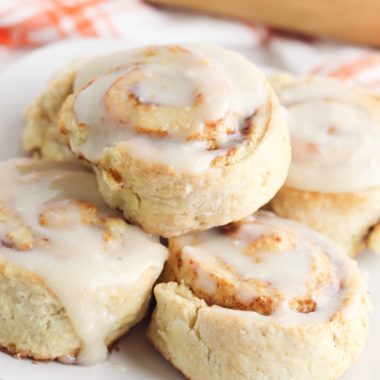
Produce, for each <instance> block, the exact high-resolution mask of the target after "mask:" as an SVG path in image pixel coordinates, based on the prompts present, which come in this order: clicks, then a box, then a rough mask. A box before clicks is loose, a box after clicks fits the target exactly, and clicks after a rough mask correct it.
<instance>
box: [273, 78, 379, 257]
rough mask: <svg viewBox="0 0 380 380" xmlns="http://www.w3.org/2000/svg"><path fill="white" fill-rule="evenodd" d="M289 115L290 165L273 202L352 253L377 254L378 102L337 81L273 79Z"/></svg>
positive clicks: (279, 210) (280, 212) (280, 211)
mask: <svg viewBox="0 0 380 380" xmlns="http://www.w3.org/2000/svg"><path fill="white" fill-rule="evenodd" d="M271 82H272V84H273V85H274V88H275V90H276V91H277V94H278V96H279V98H280V101H281V103H282V104H283V105H284V106H285V107H286V108H287V110H288V124H289V130H290V136H291V143H292V156H293V157H292V163H291V166H290V170H289V175H288V178H287V180H286V183H285V185H284V187H283V188H282V189H281V190H280V191H279V193H278V194H277V195H276V196H275V198H274V199H273V200H272V201H271V203H270V208H271V209H272V210H273V211H275V212H276V213H277V214H278V215H280V216H284V217H287V218H291V219H294V220H297V221H299V222H301V223H304V224H306V225H308V226H310V227H312V228H314V229H316V230H317V231H319V232H321V233H323V234H325V235H326V236H328V237H330V238H331V239H333V240H335V241H336V242H337V243H339V244H340V245H341V246H342V247H343V248H344V249H345V251H347V252H348V253H349V254H350V255H356V254H357V253H358V252H360V251H361V250H362V249H363V248H365V247H369V248H371V249H373V250H375V251H377V252H380V223H379V221H380V102H379V101H378V100H377V99H375V98H374V97H373V96H372V95H371V94H369V93H368V92H367V91H366V90H365V89H362V88H359V87H356V86H354V85H352V84H349V83H346V82H341V81H338V80H336V79H331V78H322V77H304V78H293V77H291V76H289V75H279V76H275V77H273V78H272V80H271Z"/></svg>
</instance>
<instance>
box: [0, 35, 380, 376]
mask: <svg viewBox="0 0 380 380" xmlns="http://www.w3.org/2000/svg"><path fill="white" fill-rule="evenodd" d="M141 43H142V42H141V41H128V42H120V41H119V42H117V41H112V40H104V39H103V40H93V39H92V40H71V41H66V42H60V43H57V44H54V45H50V46H48V47H45V48H41V49H38V50H36V51H34V52H33V53H31V54H29V55H28V56H27V57H26V58H24V59H23V60H21V61H19V62H17V63H16V64H14V65H13V66H12V67H11V68H9V69H8V70H7V71H4V72H3V73H2V74H1V75H0V93H1V97H0V159H1V160H4V159H7V158H11V157H16V156H18V155H20V154H21V151H20V147H19V140H20V131H21V128H22V125H23V122H22V111H23V109H24V107H25V105H26V104H28V103H29V102H30V101H31V100H32V99H33V98H34V97H35V96H36V95H38V93H39V92H40V91H41V90H42V88H43V87H44V85H45V84H46V81H47V80H48V78H49V76H50V75H51V74H52V73H53V72H54V71H55V70H56V69H57V68H59V67H60V66H62V65H63V64H64V63H65V62H69V61H70V60H72V59H74V58H76V57H80V56H84V55H91V54H97V53H101V52H109V51H112V50H119V49H122V48H127V47H128V48H129V47H132V46H136V45H138V44H141ZM0 186H1V179H0ZM359 261H360V266H361V268H362V270H363V272H364V273H365V274H366V275H368V277H369V283H370V291H371V297H372V301H373V304H374V313H373V315H372V324H371V331H370V335H369V339H368V343H367V346H366V348H365V350H364V352H363V355H362V357H361V359H360V360H359V361H358V362H357V363H355V364H354V365H353V366H352V367H351V368H350V369H349V370H348V371H347V372H346V374H345V375H344V376H343V377H342V379H343V380H358V379H361V380H377V379H379V376H380V375H379V374H380V357H379V355H380V257H375V256H374V255H370V254H365V255H362V256H361V257H360V259H359ZM145 330H146V323H142V324H140V325H139V326H137V327H135V328H134V329H133V330H132V331H131V332H130V333H128V334H127V336H126V337H124V338H123V339H122V340H121V341H120V343H119V344H118V347H119V350H118V352H116V351H114V352H113V353H112V355H111V357H110V358H109V360H108V362H106V363H103V364H99V365H97V366H94V367H76V366H65V365H62V364H58V363H42V364H33V363H32V362H30V361H28V360H17V359H14V358H12V357H10V356H8V355H6V354H2V353H0V379H1V380H22V379H28V380H51V379H53V378H54V380H61V379H69V378H70V380H87V379H91V380H98V379H99V380H100V379H107V380H119V379H123V380H134V379H136V380H137V379H139V380H140V379H146V380H149V379H165V380H174V379H182V376H181V375H180V374H179V373H178V372H177V371H176V370H174V369H173V368H172V367H171V366H170V365H169V364H167V363H166V362H165V361H164V360H163V359H162V358H161V357H160V356H159V354H157V353H156V352H155V351H154V350H153V349H152V348H151V347H150V345H149V343H148V342H147V341H146V339H145ZM205 380H206V379H205ZM294 380H301V379H294Z"/></svg>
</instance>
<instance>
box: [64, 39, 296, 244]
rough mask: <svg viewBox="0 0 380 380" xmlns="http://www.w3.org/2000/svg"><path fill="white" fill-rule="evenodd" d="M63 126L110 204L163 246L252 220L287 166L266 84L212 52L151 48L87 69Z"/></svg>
mask: <svg viewBox="0 0 380 380" xmlns="http://www.w3.org/2000/svg"><path fill="white" fill-rule="evenodd" d="M91 78H96V79H93V80H91ZM59 125H60V128H61V130H62V132H63V133H65V134H67V135H68V136H69V141H70V147H71V150H72V151H73V152H74V153H75V154H76V155H77V157H81V158H83V159H85V160H87V161H88V162H90V163H91V164H92V165H93V166H94V168H95V171H96V174H97V178H98V181H99V187H100V191H101V193H102V195H103V197H104V199H105V201H106V202H107V203H108V204H109V205H110V206H112V207H115V208H120V209H121V210H123V212H124V215H125V217H126V218H127V219H128V220H130V221H132V222H133V223H137V224H138V225H141V226H142V227H143V228H144V229H145V230H146V231H148V232H150V233H153V234H160V235H163V236H165V237H170V236H178V235H180V234H182V233H185V232H187V231H191V230H203V229H207V228H210V227H213V226H215V225H221V224H226V223H228V222H230V221H232V220H237V219H239V218H242V217H244V216H247V215H249V214H250V213H252V212H253V211H255V210H257V209H258V208H259V207H261V206H262V205H263V204H264V203H266V202H267V201H268V200H269V199H270V198H272V197H273V195H274V194H275V192H276V191H277V190H278V189H279V188H280V187H281V185H282V184H283V182H284V180H285V177H286V174H287V171H288V167H289V163H290V145H289V140H288V131H287V128H286V125H285V119H284V112H282V110H281V109H280V107H279V104H278V101H277V98H276V96H275V95H274V93H273V91H272V89H271V88H270V86H269V85H268V83H267V81H266V80H265V79H264V77H263V76H262V75H261V73H260V72H258V70H257V69H256V68H255V66H254V65H253V64H251V63H250V62H248V61H247V60H245V59H244V58H243V57H241V56H240V55H238V54H237V53H233V52H230V51H227V50H225V49H222V48H218V47H215V46H208V45H207V46H205V45H186V46H178V45H169V46H151V47H146V48H139V49H133V50H129V51H125V52H121V53H116V54H113V55H110V56H106V57H103V58H100V59H97V60H93V61H91V62H89V63H88V64H87V65H84V66H83V67H82V68H81V70H80V71H79V73H78V75H77V80H76V90H75V92H74V94H73V95H71V96H69V97H68V99H67V100H66V101H65V103H64V105H63V107H62V108H61V111H60V115H59Z"/></svg>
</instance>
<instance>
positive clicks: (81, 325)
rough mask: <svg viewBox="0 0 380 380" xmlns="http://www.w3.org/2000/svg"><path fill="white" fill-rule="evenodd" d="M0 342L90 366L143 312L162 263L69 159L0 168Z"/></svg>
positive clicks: (152, 242)
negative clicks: (67, 160) (60, 161)
mask: <svg viewBox="0 0 380 380" xmlns="http://www.w3.org/2000/svg"><path fill="white" fill-rule="evenodd" d="M0 173H1V183H2V186H1V188H0V345H1V346H2V347H3V348H4V349H5V350H7V351H8V352H10V353H12V354H14V355H17V356H19V357H30V358H33V359H36V360H48V359H58V360H61V361H63V362H70V363H75V362H77V363H79V364H94V363H96V362H98V361H102V360H105V358H106V357H107V346H109V345H110V344H111V343H112V342H113V341H115V339H117V338H119V337H120V336H121V335H123V334H124V333H125V332H126V331H127V330H128V329H129V328H130V327H131V326H133V325H134V324H135V323H137V322H138V321H139V320H140V319H141V318H142V317H143V316H144V314H145V312H146V309H147V304H148V301H149V299H150V294H151V290H152V287H153V284H154V282H155V281H156V279H157V277H158V275H159V274H160V272H161V270H162V267H163V264H164V261H165V259H166V257H167V249H166V248H165V247H164V246H162V245H161V244H160V243H159V242H158V240H157V239H156V238H153V237H151V236H149V235H147V234H146V233H145V232H143V231H142V230H140V229H139V228H138V227H134V226H131V225H128V224H127V223H125V221H124V220H123V219H122V218H121V217H120V215H119V214H117V213H116V212H115V211H113V210H111V209H109V208H108V207H107V206H106V205H105V204H104V202H103V201H102V199H101V197H100V195H99V193H98V192H97V189H96V179H95V176H94V175H93V174H92V173H90V172H88V170H87V169H86V168H84V167H83V166H81V165H78V164H74V163H58V162H55V163H52V162H47V161H35V160H30V159H16V160H11V161H6V162H3V163H1V164H0Z"/></svg>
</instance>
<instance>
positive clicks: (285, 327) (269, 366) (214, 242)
mask: <svg viewBox="0 0 380 380" xmlns="http://www.w3.org/2000/svg"><path fill="white" fill-rule="evenodd" d="M169 251H170V254H169V260H168V262H167V264H166V268H165V270H164V275H163V280H165V281H170V282H165V283H161V284H159V285H156V287H155V289H154V294H155V297H156V300H157V306H156V309H155V311H154V313H153V317H152V321H151V324H150V327H149V330H148V337H149V339H150V340H151V341H152V343H153V345H154V346H155V347H156V349H157V350H158V351H159V352H160V353H161V354H162V355H163V356H164V357H165V358H166V359H167V360H169V361H170V362H171V363H172V364H173V365H174V366H175V367H176V368H178V369H179V370H180V371H181V372H182V373H183V374H184V375H185V376H186V377H187V378H191V379H194V380H197V379H210V380H212V379H218V380H219V379H226V380H227V379H228V380H229V379H255V380H264V379H265V380H266V379H281V380H286V379H289V380H290V379H292V380H293V379H324V380H326V379H331V380H332V379H336V378H337V377H338V376H340V375H341V374H342V373H343V372H344V371H345V370H346V369H347V368H348V367H349V365H350V364H351V363H352V361H353V360H355V359H356V358H357V357H358V355H359V354H360V352H361V350H362V348H363V345H364V343H365V340H366V336H367V332H368V316H369V312H370V309H371V307H370V302H369V298H368V294H367V290H366V285H365V282H364V280H363V278H362V277H361V274H360V272H359V269H358V267H357V264H356V262H355V261H354V260H352V259H351V258H349V257H348V256H347V255H346V254H345V253H344V252H343V251H341V250H340V249H339V248H338V247H337V246H335V245H334V244H333V243H332V242H330V241H329V240H328V239H326V238H325V237H323V236H322V235H319V234H317V233H316V232H313V231H312V230H309V229H307V228H306V227H304V226H302V225H299V224H297V223H295V222H292V221H290V220H286V219H281V218H279V217H276V216H275V215H274V214H272V213H268V212H257V213H256V214H255V215H254V216H252V217H248V218H246V219H244V220H242V221H240V222H236V223H232V224H229V225H227V226H225V227H220V228H215V229H212V230H209V231H206V232H201V233H192V234H187V235H184V236H181V237H178V238H173V239H170V240H169Z"/></svg>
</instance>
